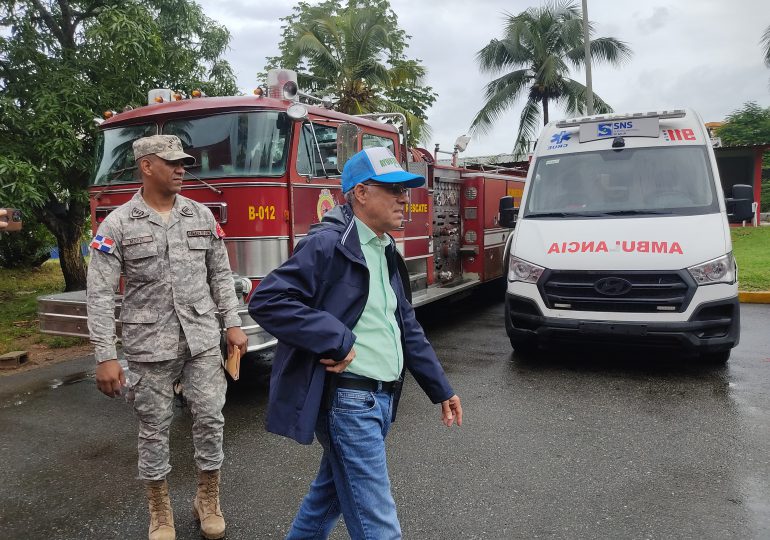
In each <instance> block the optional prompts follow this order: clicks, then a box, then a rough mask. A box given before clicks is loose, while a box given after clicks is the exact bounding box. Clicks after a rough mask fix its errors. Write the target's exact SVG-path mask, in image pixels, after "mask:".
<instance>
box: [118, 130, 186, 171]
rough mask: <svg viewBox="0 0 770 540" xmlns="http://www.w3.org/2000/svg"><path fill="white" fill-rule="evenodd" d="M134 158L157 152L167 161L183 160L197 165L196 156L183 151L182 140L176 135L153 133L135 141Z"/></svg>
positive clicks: (156, 153) (157, 154)
mask: <svg viewBox="0 0 770 540" xmlns="http://www.w3.org/2000/svg"><path fill="white" fill-rule="evenodd" d="M133 148H134V160H138V159H139V158H142V157H144V156H148V155H150V154H155V155H156V156H158V157H159V158H162V159H165V160H166V161H177V160H180V159H181V160H183V161H184V164H185V165H195V158H194V157H192V156H191V155H190V154H185V153H184V152H183V151H182V141H180V140H179V137H177V136H176V135H151V136H149V137H142V138H141V139H137V140H135V141H134V146H133Z"/></svg>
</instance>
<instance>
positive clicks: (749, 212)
mask: <svg viewBox="0 0 770 540" xmlns="http://www.w3.org/2000/svg"><path fill="white" fill-rule="evenodd" d="M725 206H726V207H727V221H729V222H730V223H741V222H743V221H750V220H752V219H754V189H753V188H752V187H751V186H750V185H748V184H735V185H734V186H733V189H732V197H728V198H726V199H725Z"/></svg>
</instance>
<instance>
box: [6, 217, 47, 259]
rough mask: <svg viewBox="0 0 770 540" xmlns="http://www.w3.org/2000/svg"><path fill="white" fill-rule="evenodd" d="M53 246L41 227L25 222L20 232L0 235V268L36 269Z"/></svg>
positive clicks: (44, 229)
mask: <svg viewBox="0 0 770 540" xmlns="http://www.w3.org/2000/svg"><path fill="white" fill-rule="evenodd" d="M55 244H56V242H55V241H54V239H53V237H52V236H51V234H50V233H49V232H48V231H47V230H46V228H45V227H44V226H43V225H41V224H39V223H35V222H30V221H26V220H25V221H24V227H23V228H22V230H21V231H18V232H12V233H0V268H37V267H39V266H40V265H41V264H43V263H44V262H45V261H47V260H48V259H49V258H50V256H51V255H50V247H51V246H52V245H55Z"/></svg>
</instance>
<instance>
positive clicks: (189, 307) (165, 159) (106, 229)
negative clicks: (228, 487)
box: [87, 135, 248, 540]
mask: <svg viewBox="0 0 770 540" xmlns="http://www.w3.org/2000/svg"><path fill="white" fill-rule="evenodd" d="M133 150H134V158H135V160H136V166H137V168H138V171H139V174H140V176H141V179H142V189H140V190H139V191H138V192H137V193H136V194H135V195H134V196H133V198H132V199H131V200H130V201H128V202H127V203H126V204H124V205H122V206H120V207H118V208H117V209H115V210H114V211H113V212H112V213H110V214H109V215H108V216H107V218H106V219H105V220H104V222H103V223H102V224H101V225H100V226H99V230H98V234H97V235H96V236H95V237H94V239H93V241H92V242H91V261H90V264H89V266H88V293H87V296H88V327H89V331H90V335H91V342H92V343H93V345H94V348H95V356H96V361H97V362H98V365H97V368H96V384H97V386H98V388H99V390H101V391H102V392H103V393H104V394H106V395H108V396H110V397H115V396H117V395H120V393H121V387H122V386H126V380H125V377H124V373H123V369H122V368H121V365H120V364H119V363H118V361H117V354H116V351H115V343H116V336H115V317H114V309H115V304H114V291H115V290H116V289H117V287H118V283H119V279H120V275H121V272H122V273H123V275H124V276H125V292H124V295H123V303H122V307H121V314H120V320H121V324H122V342H123V351H124V354H125V357H126V360H127V361H128V366H129V375H130V376H129V381H128V385H127V386H128V390H129V391H130V393H132V394H133V395H134V410H135V411H136V414H137V416H138V418H139V478H140V479H141V480H143V481H144V482H145V485H146V491H147V498H148V504H149V509H150V528H149V538H150V540H168V539H173V538H175V530H174V518H173V513H172V510H171V502H170V500H169V495H168V483H167V481H166V476H167V475H168V473H169V471H170V470H171V467H170V465H169V440H168V435H169V426H170V425H171V419H172V405H173V397H174V394H173V386H174V383H175V382H177V381H181V383H182V386H183V388H184V392H185V396H186V398H187V401H188V403H189V405H190V411H191V412H192V416H193V427H192V435H193V443H194V447H195V462H196V465H197V467H198V491H197V494H196V496H195V499H194V501H193V512H194V514H195V516H196V518H197V519H198V520H200V525H201V532H202V534H203V536H204V537H205V538H222V537H223V536H224V535H225V521H224V518H223V516H222V510H221V508H220V505H219V480H220V473H219V469H220V467H221V465H222V461H223V452H222V438H223V427H224V417H223V415H222V407H223V406H224V403H225V391H226V385H227V383H226V379H225V375H224V368H223V362H222V355H221V353H220V350H219V342H220V325H219V322H218V320H217V309H218V310H219V312H220V313H221V315H222V319H223V322H224V325H225V327H226V328H227V345H228V349H229V350H233V348H235V347H238V348H239V349H240V350H241V352H242V353H244V352H245V351H246V344H247V341H248V338H247V337H246V335H245V334H244V333H243V331H242V330H241V329H240V322H241V321H240V317H239V316H238V314H237V306H238V301H237V299H236V296H235V288H234V286H233V279H232V275H231V272H230V265H229V262H228V258H227V251H226V250H225V246H224V241H223V240H222V238H223V236H224V233H223V231H222V229H221V227H220V226H219V224H217V222H216V221H215V219H214V216H213V215H212V214H211V212H210V211H209V210H208V208H206V207H205V206H204V205H202V204H199V203H197V202H195V201H192V200H190V199H188V198H186V197H183V196H182V195H180V194H179V193H180V191H181V190H182V178H183V176H184V172H185V170H184V164H193V163H195V158H193V157H192V156H190V155H188V154H186V153H184V152H183V151H182V143H181V142H180V140H179V138H178V137H175V136H172V135H154V136H151V137H144V138H141V139H138V140H137V141H135V142H134V144H133Z"/></svg>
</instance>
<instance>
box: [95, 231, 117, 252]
mask: <svg viewBox="0 0 770 540" xmlns="http://www.w3.org/2000/svg"><path fill="white" fill-rule="evenodd" d="M90 246H91V247H92V248H93V249H98V250H99V251H103V252H105V253H112V252H113V251H115V240H113V239H112V238H110V237H108V236H102V235H101V234H97V235H96V236H94V239H93V240H91V244H90Z"/></svg>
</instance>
